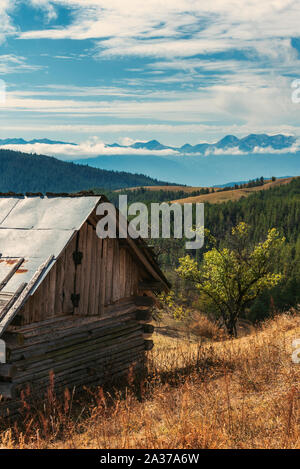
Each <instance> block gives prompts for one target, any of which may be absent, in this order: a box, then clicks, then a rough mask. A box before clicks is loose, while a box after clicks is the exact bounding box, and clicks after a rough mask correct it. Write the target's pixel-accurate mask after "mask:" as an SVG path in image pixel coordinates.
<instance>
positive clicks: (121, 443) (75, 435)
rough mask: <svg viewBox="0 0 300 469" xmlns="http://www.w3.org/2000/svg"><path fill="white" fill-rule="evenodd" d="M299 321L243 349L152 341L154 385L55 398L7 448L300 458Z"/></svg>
mask: <svg viewBox="0 0 300 469" xmlns="http://www.w3.org/2000/svg"><path fill="white" fill-rule="evenodd" d="M299 337H300V317H299V313H298V314H297V313H295V312H294V314H284V315H281V316H278V317H276V318H275V319H273V320H270V321H268V322H266V323H265V324H263V325H262V326H261V327H260V328H259V329H256V330H255V331H254V332H253V333H252V334H251V335H248V336H244V337H242V338H240V339H235V340H225V341H219V342H203V338H201V336H198V337H197V338H195V337H194V338H193V340H188V339H187V336H185V337H184V336H182V337H181V338H172V337H171V336H165V335H161V334H160V333H159V329H158V332H157V333H156V334H155V344H156V347H155V348H154V349H153V351H152V352H149V361H148V378H147V379H146V380H145V381H143V382H142V384H140V386H138V391H137V388H135V386H134V384H133V376H132V375H129V376H128V385H127V386H128V387H127V391H126V393H124V394H121V393H120V394H119V395H115V396H112V395H110V394H106V393H105V392H103V390H102V389H93V390H91V391H88V392H86V394H85V396H84V397H82V398H81V401H80V406H79V409H78V408H77V407H78V401H77V398H76V396H75V398H73V399H71V396H70V394H68V393H66V394H65V399H64V400H63V401H61V400H59V399H56V398H55V396H53V394H51V392H50V393H49V397H48V402H47V404H46V405H45V407H44V408H41V412H40V413H37V412H36V409H34V411H33V412H32V411H30V409H28V408H27V410H26V398H25V401H24V405H25V412H24V421H23V423H22V425H21V426H20V427H19V428H18V426H17V425H14V426H12V427H11V428H10V429H6V430H5V431H3V432H2V434H0V446H1V447H2V448H7V449H8V448H15V449H16V448H38V449H44V448H51V449H52V448H63V449H70V448H94V449H113V448H119V449H128V448H133V449H139V448H146V449H160V448H164V449H172V448H177V449H192V448H197V449H202V448H203V449H204V448H205V449H215V448H218V449H223V448H239V449H244V448H251V449H252V448H267V449H271V448H281V449H284V448H292V449H295V448H300V421H299V412H300V388H299V382H300V365H299V364H294V363H293V362H292V359H291V354H292V346H291V344H292V341H293V340H294V339H296V338H299Z"/></svg>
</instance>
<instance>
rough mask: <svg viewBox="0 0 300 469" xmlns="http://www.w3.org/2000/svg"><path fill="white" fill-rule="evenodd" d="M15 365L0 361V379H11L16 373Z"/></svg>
mask: <svg viewBox="0 0 300 469" xmlns="http://www.w3.org/2000/svg"><path fill="white" fill-rule="evenodd" d="M17 371H18V369H17V367H16V366H15V365H10V364H8V363H0V380H1V379H11V378H13V377H14V376H16V374H17Z"/></svg>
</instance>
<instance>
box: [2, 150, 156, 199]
mask: <svg viewBox="0 0 300 469" xmlns="http://www.w3.org/2000/svg"><path fill="white" fill-rule="evenodd" d="M160 183H161V182H160V181H158V180H156V179H152V178H150V177H147V176H144V175H143V174H131V173H127V172H119V171H110V170H103V169H97V168H92V167H90V166H88V165H79V164H74V163H67V162H64V161H60V160H57V159H56V158H53V157H49V156H44V155H36V154H28V153H21V152H16V151H11V150H0V191H1V192H10V191H11V192H43V193H44V192H76V191H82V190H89V189H91V188H103V189H108V190H114V189H120V188H125V187H132V186H141V185H146V186H149V185H157V184H160ZM164 184H165V183H164Z"/></svg>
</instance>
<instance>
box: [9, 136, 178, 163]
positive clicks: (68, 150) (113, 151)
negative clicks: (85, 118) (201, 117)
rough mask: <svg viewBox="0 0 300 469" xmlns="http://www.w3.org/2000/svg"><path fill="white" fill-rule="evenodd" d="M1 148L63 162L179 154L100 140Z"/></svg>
mask: <svg viewBox="0 0 300 469" xmlns="http://www.w3.org/2000/svg"><path fill="white" fill-rule="evenodd" d="M0 148H2V149H7V150H15V151H21V152H24V153H36V154H39V155H48V156H54V157H55V158H59V159H61V160H68V161H70V160H74V161H75V160H82V159H85V158H86V159H89V158H96V157H97V156H99V155H107V156H109V155H141V156H142V155H157V156H166V155H177V154H179V152H177V151H174V150H147V149H133V148H130V147H121V146H120V147H118V146H116V147H110V146H107V145H106V144H105V143H104V142H102V141H100V140H99V139H97V138H96V137H95V138H92V139H89V140H87V141H85V142H81V143H79V144H77V145H75V144H71V143H70V144H69V143H64V144H45V143H34V144H31V143H27V144H23V145H19V144H8V145H0Z"/></svg>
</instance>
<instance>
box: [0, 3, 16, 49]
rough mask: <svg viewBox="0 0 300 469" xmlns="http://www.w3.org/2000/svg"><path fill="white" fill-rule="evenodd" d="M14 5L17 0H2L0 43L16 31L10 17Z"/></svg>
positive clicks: (0, 4)
mask: <svg viewBox="0 0 300 469" xmlns="http://www.w3.org/2000/svg"><path fill="white" fill-rule="evenodd" d="M14 6H15V0H1V2H0V43H1V42H3V41H4V40H5V39H6V37H7V36H10V35H12V34H15V32H16V30H15V27H14V26H13V24H12V21H11V17H10V12H11V11H12V9H13V8H14Z"/></svg>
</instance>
